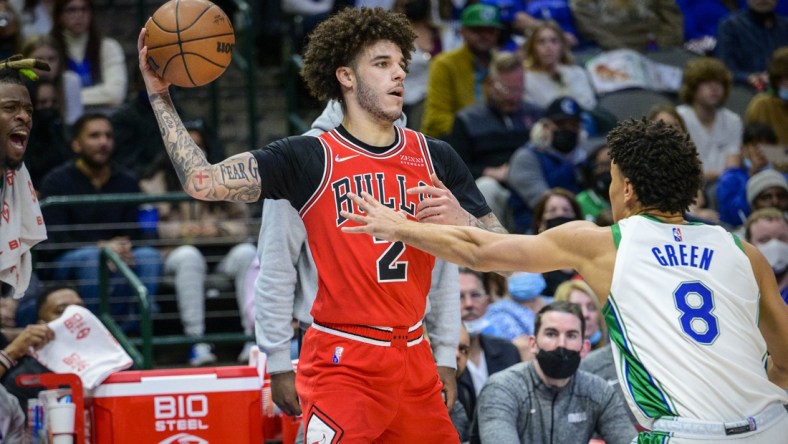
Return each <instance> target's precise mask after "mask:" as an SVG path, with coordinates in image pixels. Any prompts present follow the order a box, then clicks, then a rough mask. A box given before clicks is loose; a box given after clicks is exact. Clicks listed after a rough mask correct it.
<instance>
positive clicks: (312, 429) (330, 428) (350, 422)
mask: <svg viewBox="0 0 788 444" xmlns="http://www.w3.org/2000/svg"><path fill="white" fill-rule="evenodd" d="M325 331H326V330H324V331H317V330H316V329H315V327H314V326H313V327H312V328H310V329H309V330H308V331H307V333H306V336H305V337H304V346H303V348H302V350H301V355H300V357H299V361H298V372H297V373H296V389H297V391H298V395H299V397H300V399H301V407H302V410H303V412H304V432H305V434H306V439H305V441H304V442H305V443H306V444H313V443H321V444H336V443H343V444H347V443H416V442H429V443H458V442H459V437H458V435H457V431H456V429H455V428H454V426H453V425H452V423H451V420H450V419H449V413H448V411H447V409H446V405H445V404H444V402H443V397H442V396H441V389H442V388H443V385H442V384H441V382H440V379H439V378H438V374H437V370H436V367H435V362H434V360H433V358H432V352H431V350H430V346H429V344H428V343H427V342H426V341H422V340H420V339H417V340H412V341H410V342H407V340H408V339H405V340H398V341H392V343H393V344H394V345H393V346H392V345H390V344H389V345H388V346H383V345H373V344H371V343H365V342H360V341H359V340H356V339H350V337H351V336H352V335H349V336H346V337H342V336H338V335H336V334H332V333H326V332H325ZM420 332H421V327H419V331H418V332H417V333H418V335H417V336H418V337H420ZM411 336H412V335H411ZM403 338H404V336H401V337H400V339H403ZM408 344H411V346H408Z"/></svg>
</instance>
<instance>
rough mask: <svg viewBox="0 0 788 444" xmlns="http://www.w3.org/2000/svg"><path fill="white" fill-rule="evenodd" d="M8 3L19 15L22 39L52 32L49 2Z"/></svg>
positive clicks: (25, 0) (13, 0)
mask: <svg viewBox="0 0 788 444" xmlns="http://www.w3.org/2000/svg"><path fill="white" fill-rule="evenodd" d="M10 3H11V5H12V6H13V7H14V9H15V10H16V12H17V14H19V21H20V23H21V24H22V38H24V39H28V38H30V37H33V36H37V35H46V34H49V32H50V31H52V6H53V5H52V3H53V2H52V1H51V0H10Z"/></svg>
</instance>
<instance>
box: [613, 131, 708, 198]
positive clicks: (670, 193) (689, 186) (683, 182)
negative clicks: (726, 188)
mask: <svg viewBox="0 0 788 444" xmlns="http://www.w3.org/2000/svg"><path fill="white" fill-rule="evenodd" d="M607 145H608V147H610V159H611V160H612V161H613V162H614V163H615V164H616V165H617V166H618V169H619V170H620V171H621V174H623V175H624V176H625V177H627V178H628V179H629V180H630V181H631V182H632V187H633V188H634V190H635V193H636V194H637V196H638V200H639V201H640V204H641V205H642V206H643V208H646V209H655V210H658V211H664V212H670V213H683V212H686V211H687V210H688V208H689V206H690V205H691V204H692V203H693V202H695V198H696V196H697V193H698V190H699V189H700V188H701V186H702V185H703V169H702V168H701V161H700V159H699V158H698V151H697V149H696V148H695V144H694V143H692V140H690V138H689V136H688V135H686V134H683V133H681V132H680V131H679V130H678V129H676V128H675V127H674V126H672V125H668V124H666V123H665V122H662V121H656V122H651V121H648V120H646V119H641V120H634V119H629V120H625V121H623V122H621V123H619V124H618V125H617V126H616V127H615V128H613V130H612V131H610V133H609V134H608V136H607Z"/></svg>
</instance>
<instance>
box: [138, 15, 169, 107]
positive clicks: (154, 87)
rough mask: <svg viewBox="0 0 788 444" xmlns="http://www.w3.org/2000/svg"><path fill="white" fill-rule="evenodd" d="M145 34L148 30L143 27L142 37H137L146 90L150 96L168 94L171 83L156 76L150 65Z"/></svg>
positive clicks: (141, 70)
mask: <svg viewBox="0 0 788 444" xmlns="http://www.w3.org/2000/svg"><path fill="white" fill-rule="evenodd" d="M145 32H146V29H145V28H144V27H143V28H142V29H141V30H140V35H139V36H138V37H137V51H139V59H140V72H141V73H142V79H143V80H144V81H145V89H147V90H148V95H151V94H162V93H166V92H167V90H168V89H169V87H170V82H168V81H166V80H164V79H163V78H161V76H159V75H158V74H156V71H154V70H153V68H151V66H150V63H148V47H147V46H145Z"/></svg>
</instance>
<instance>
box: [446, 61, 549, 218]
mask: <svg viewBox="0 0 788 444" xmlns="http://www.w3.org/2000/svg"><path fill="white" fill-rule="evenodd" d="M524 79H525V77H523V66H522V63H521V62H520V59H519V58H518V57H517V56H516V55H515V54H513V53H500V54H498V55H496V56H495V58H494V59H493V61H492V63H491V64H490V73H489V75H488V77H487V80H486V82H485V83H486V85H487V99H486V100H485V101H484V102H481V103H477V104H474V105H471V106H469V107H467V108H463V109H462V110H460V112H459V113H457V117H456V118H455V119H454V126H453V127H452V131H451V133H450V134H449V135H448V137H447V138H446V141H447V142H449V144H450V145H451V146H452V147H453V148H454V149H455V151H457V153H458V154H459V155H460V157H462V160H464V161H465V164H466V165H468V169H470V170H471V174H473V177H474V178H475V179H476V185H477V186H478V187H479V190H481V192H482V194H484V197H485V199H486V200H487V204H488V205H489V206H490V208H491V209H492V210H493V212H494V213H495V215H496V216H498V220H500V221H504V224H505V225H506V222H505V221H508V220H509V219H511V218H510V217H509V215H508V207H509V204H508V202H509V195H510V194H511V192H510V191H509V187H508V185H507V179H508V176H509V159H510V158H511V157H512V154H513V153H514V152H515V151H516V150H517V148H519V147H521V146H522V145H524V144H525V143H526V142H527V141H528V138H529V134H530V131H531V127H532V126H533V125H534V123H536V121H537V120H539V118H540V117H541V115H542V109H541V108H540V107H537V106H535V105H533V104H531V103H528V102H524V101H523V88H524V82H525V80H524Z"/></svg>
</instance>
